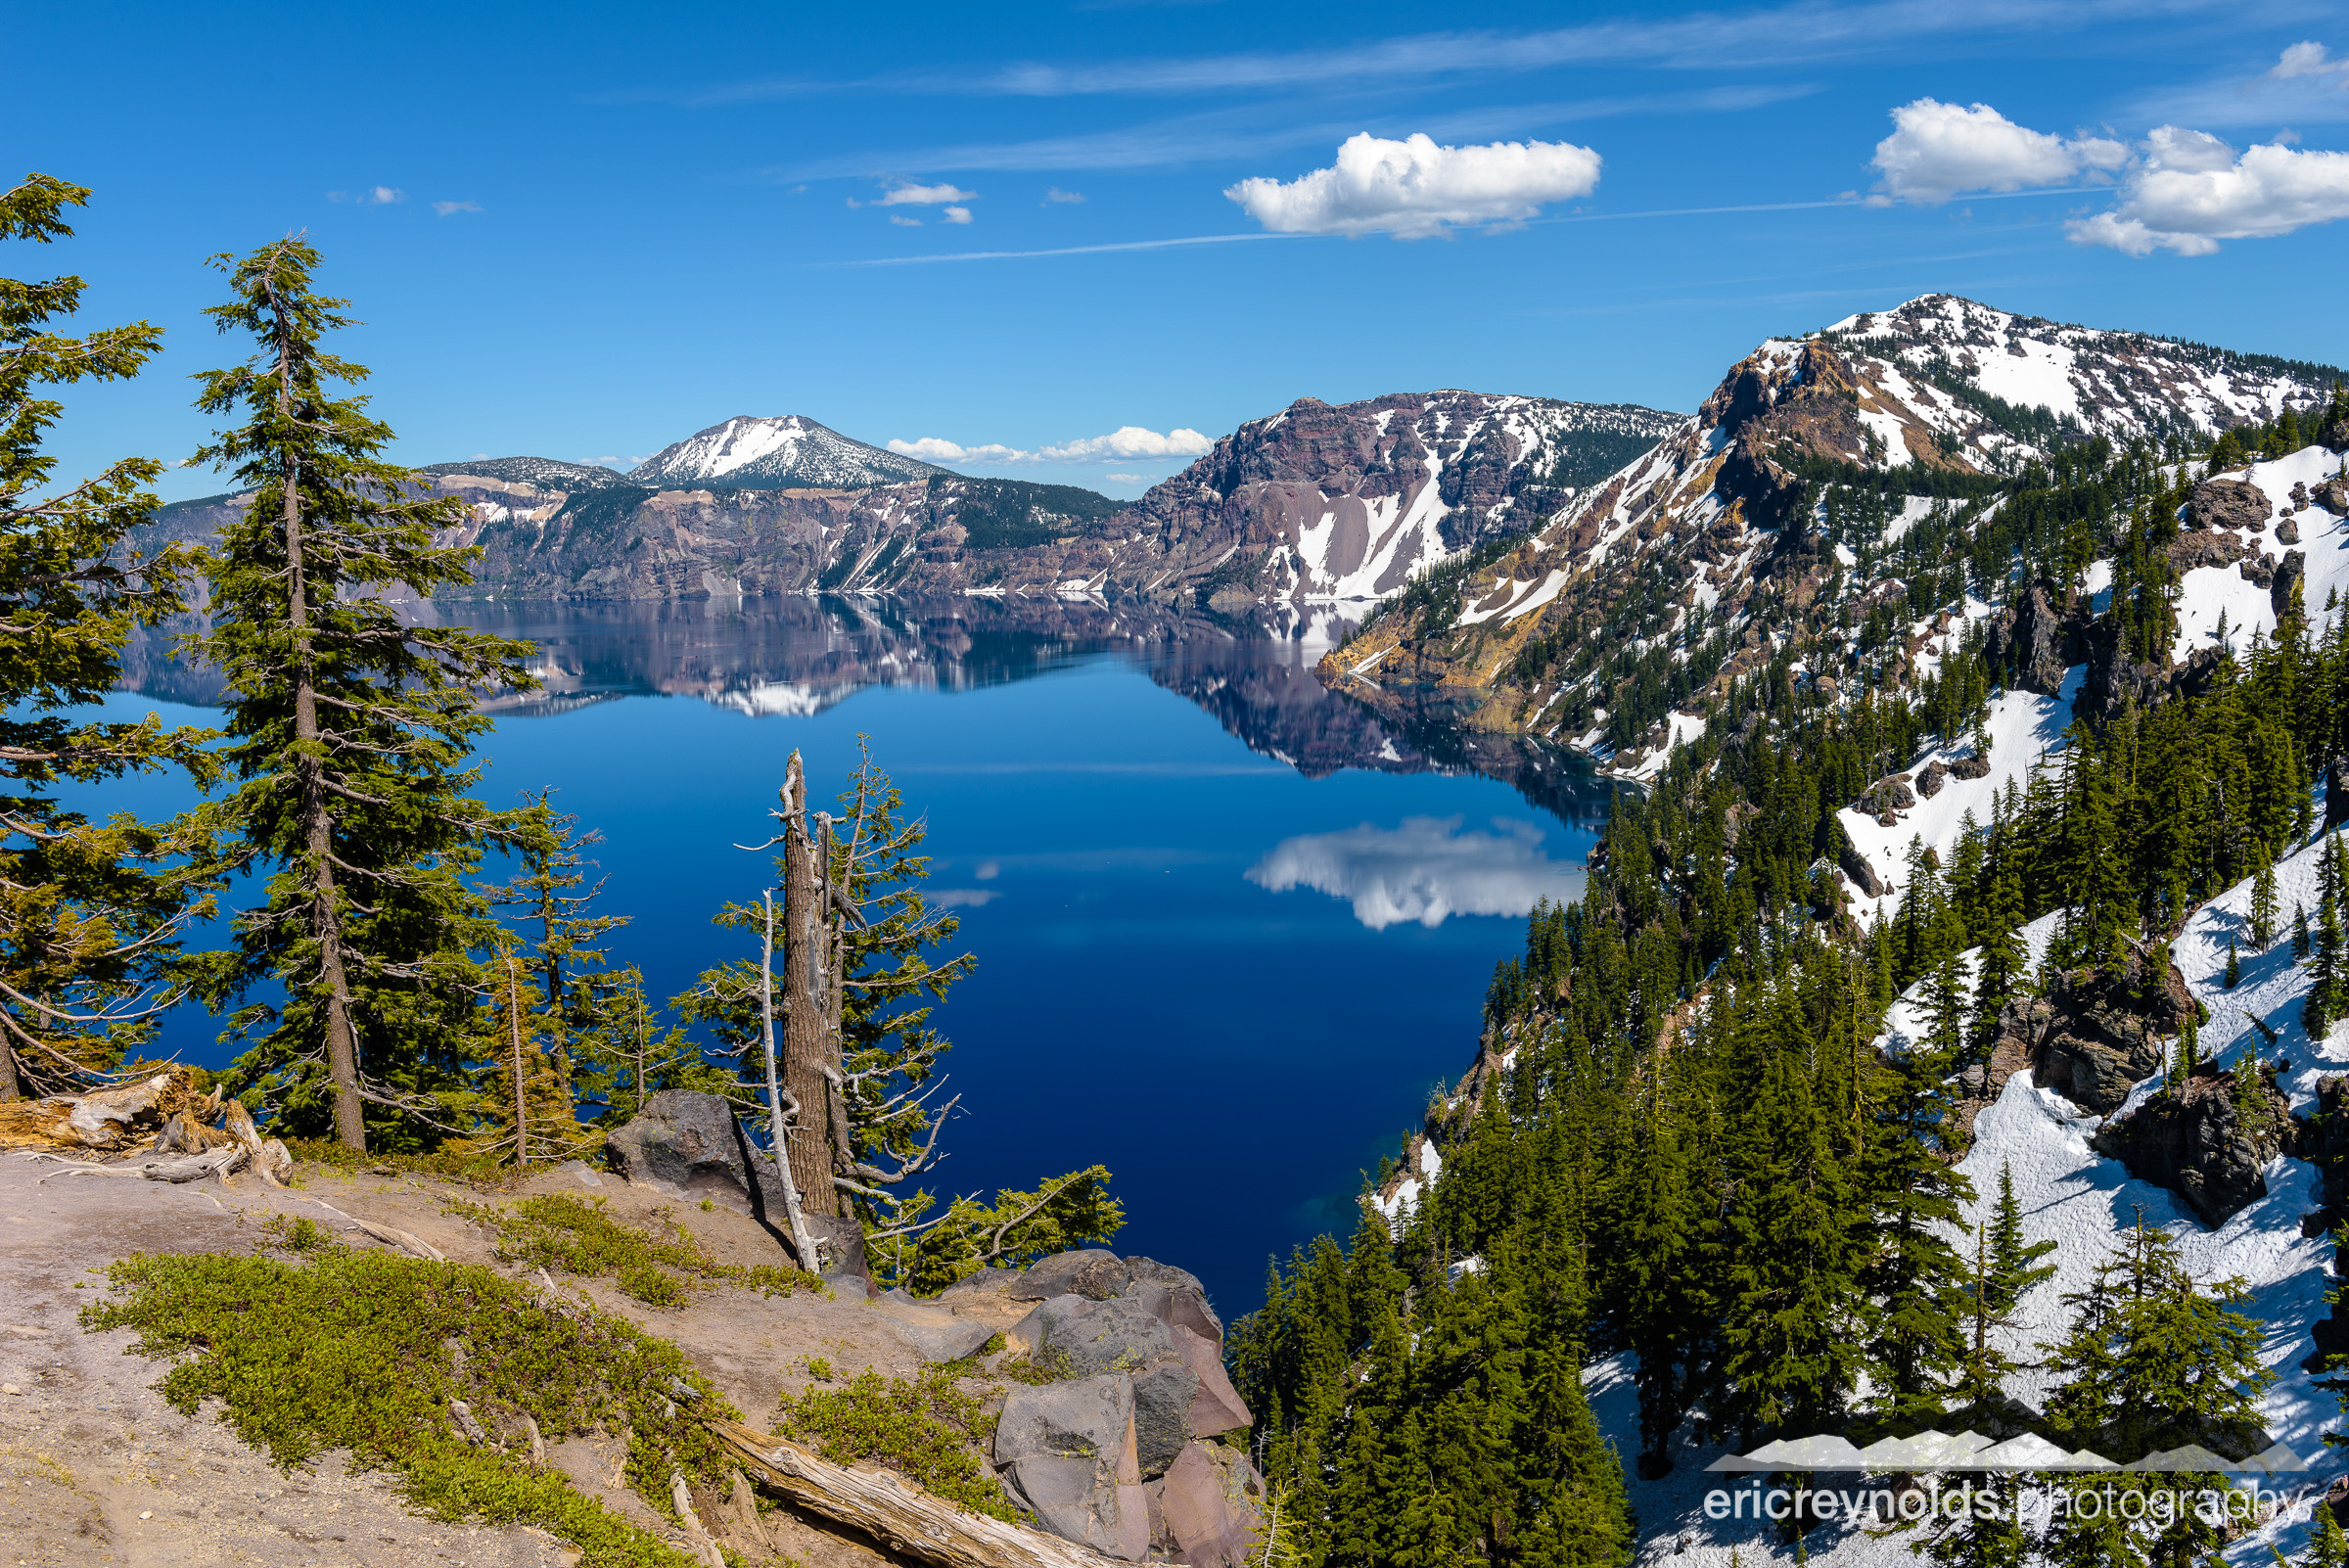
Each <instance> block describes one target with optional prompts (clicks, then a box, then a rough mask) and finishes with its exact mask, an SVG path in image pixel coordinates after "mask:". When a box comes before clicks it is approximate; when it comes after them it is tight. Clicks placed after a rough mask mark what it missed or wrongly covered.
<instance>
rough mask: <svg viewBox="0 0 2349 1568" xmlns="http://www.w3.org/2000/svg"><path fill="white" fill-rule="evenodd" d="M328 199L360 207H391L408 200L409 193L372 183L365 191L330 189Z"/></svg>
mask: <svg viewBox="0 0 2349 1568" xmlns="http://www.w3.org/2000/svg"><path fill="white" fill-rule="evenodd" d="M326 199H327V200H328V201H330V202H350V203H353V204H355V205H357V206H359V207H390V206H391V204H392V203H394V202H404V201H406V200H407V199H408V193H407V192H405V191H403V190H399V189H397V188H395V187H393V186H390V185H370V186H368V187H367V189H365V190H363V191H329V192H327V193H326Z"/></svg>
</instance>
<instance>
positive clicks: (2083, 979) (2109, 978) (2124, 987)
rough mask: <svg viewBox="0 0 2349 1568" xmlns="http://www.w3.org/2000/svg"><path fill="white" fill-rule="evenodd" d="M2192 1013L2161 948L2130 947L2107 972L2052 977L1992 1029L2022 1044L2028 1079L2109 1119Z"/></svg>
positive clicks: (2156, 1066)
mask: <svg viewBox="0 0 2349 1568" xmlns="http://www.w3.org/2000/svg"><path fill="white" fill-rule="evenodd" d="M2195 1012H2196V1003H2195V1001H2194V998H2193V995H2192V993H2191V992H2188V990H2187V986H2186V977H2185V976H2183V975H2181V974H2180V973H2179V972H2178V969H2177V966H2176V965H2174V964H2171V963H2170V962H2168V954H2167V952H2166V951H2161V950H2158V949H2156V950H2155V951H2154V952H2153V953H2152V954H2150V955H2148V954H2147V953H2144V952H2141V951H2136V950H2132V951H2131V952H2130V953H2129V954H2128V956H2127V957H2125V958H2123V959H2122V960H2121V962H2120V963H2119V964H2117V965H2116V966H2114V968H2112V969H2111V970H2099V969H2078V970H2073V971H2071V972H2070V973H2068V974H2058V975H2056V976H2055V977H2054V978H2053V979H2052V980H2051V981H2050V983H2049V985H2048V987H2047V992H2046V994H2045V996H2044V997H2040V998H2034V999H2032V1000H2029V1001H2026V1002H2019V1003H2016V1004H2014V1005H2011V1006H2010V1007H2009V1008H2008V1010H2007V1013H2006V1014H2004V1015H2002V1017H2001V1020H2000V1032H2001V1035H2002V1036H2004V1035H2006V1034H2008V1033H2009V1032H2011V1033H2013V1034H2014V1035H2016V1036H2017V1037H2018V1038H2020V1039H2022V1040H2023V1041H2025V1042H2026V1048H2027V1050H2028V1052H2029V1059H2030V1061H2031V1064H2032V1082H2034V1083H2036V1084H2039V1086H2040V1087H2042V1088H2051V1089H2053V1090H2055V1091H2056V1092H2057V1093H2058V1094H2061V1095H2063V1096H2064V1097H2065V1098H2066V1099H2069V1100H2071V1101H2072V1102H2073V1103H2074V1104H2077V1105H2081V1106H2085V1107H2086V1108H2087V1109H2089V1110H2092V1111H2096V1112H2097V1113H2099V1114H2103V1115H2109V1114H2110V1113H2112V1112H2114V1111H2116V1110H2119V1109H2120V1107H2121V1105H2122V1104H2123V1103H2124V1102H2125V1101H2126V1100H2127V1099H2128V1098H2129V1091H2130V1090H2131V1089H2132V1088H2134V1087H2135V1086H2136V1085H2137V1084H2138V1083H2139V1082H2140V1081H2141V1080H2142V1079H2145V1078H2148V1077H2150V1076H2152V1075H2153V1074H2154V1073H2156V1072H2158V1071H2160V1069H2161V1064H2162V1062H2163V1061H2164V1060H2165V1059H2166V1057H2167V1054H2168V1052H2169V1049H2170V1046H2171V1042H2172V1041H2174V1040H2176V1038H2178V1035H2179V1033H2180V1032H2181V1031H2182V1030H2183V1029H2184V1028H2185V1027H2186V1022H2187V1020H2188V1019H2189V1018H2192V1017H2194V1016H2195Z"/></svg>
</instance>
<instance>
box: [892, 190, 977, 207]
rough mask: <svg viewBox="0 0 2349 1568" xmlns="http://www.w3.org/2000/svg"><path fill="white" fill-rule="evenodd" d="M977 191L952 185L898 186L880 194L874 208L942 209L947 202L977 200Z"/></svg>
mask: <svg viewBox="0 0 2349 1568" xmlns="http://www.w3.org/2000/svg"><path fill="white" fill-rule="evenodd" d="M978 197H979V193H978V192H977V191H966V190H962V189H960V188H958V187H956V186H952V185H900V186H898V188H897V189H896V190H893V191H886V192H884V193H882V196H881V198H880V200H879V201H876V202H875V203H874V204H873V206H875V207H944V206H945V205H946V204H947V203H948V202H971V201H976V200H978Z"/></svg>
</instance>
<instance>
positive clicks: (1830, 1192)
mask: <svg viewBox="0 0 2349 1568" xmlns="http://www.w3.org/2000/svg"><path fill="white" fill-rule="evenodd" d="M1753 1015H1754V1016H1753V1017H1752V1018H1751V1020H1750V1021H1749V1022H1748V1023H1747V1024H1746V1025H1745V1029H1744V1033H1745V1034H1746V1036H1747V1038H1746V1039H1745V1040H1744V1041H1743V1042H1742V1045H1741V1048H1742V1050H1743V1052H1744V1054H1745V1055H1746V1056H1747V1057H1748V1059H1758V1060H1759V1061H1760V1062H1761V1063H1762V1064H1763V1065H1762V1070H1761V1073H1760V1077H1759V1082H1758V1084H1757V1086H1756V1090H1755V1093H1754V1098H1753V1104H1752V1106H1751V1108H1750V1110H1749V1111H1748V1112H1747V1113H1746V1119H1747V1121H1748V1124H1749V1126H1750V1128H1751V1131H1750V1132H1749V1133H1748V1134H1747V1143H1746V1147H1745V1148H1744V1149H1743V1150H1742V1151H1741V1153H1740V1157H1739V1159H1738V1162H1737V1163H1738V1167H1739V1169H1738V1171H1737V1175H1736V1178H1735V1185H1736V1191H1737V1199H1736V1203H1735V1206H1734V1207H1733V1209H1732V1210H1731V1212H1730V1216H1729V1231H1730V1239H1731V1246H1730V1248H1729V1253H1728V1260H1727V1268H1726V1270H1725V1277H1724V1280H1723V1289H1724V1291H1725V1293H1726V1300H1725V1303H1724V1305H1725V1307H1726V1309H1727V1310H1726V1311H1725V1313H1724V1314H1723V1317H1724V1321H1723V1327H1722V1336H1723V1341H1724V1346H1725V1359H1724V1364H1723V1368H1722V1370H1723V1374H1724V1375H1725V1376H1726V1378H1727V1381H1728V1383H1729V1386H1730V1399H1729V1401H1728V1402H1727V1403H1728V1404H1729V1407H1730V1409H1731V1411H1732V1412H1733V1414H1734V1419H1735V1420H1736V1422H1737V1424H1738V1425H1739V1427H1740V1428H1741V1429H1742V1430H1746V1431H1753V1430H1758V1429H1760V1428H1764V1427H1768V1428H1773V1429H1776V1430H1779V1431H1782V1432H1786V1433H1789V1434H1802V1433H1809V1432H1816V1431H1821V1430H1824V1429H1826V1428H1827V1427H1829V1426H1830V1425H1832V1424H1833V1423H1834V1422H1835V1420H1836V1419H1837V1418H1839V1417H1840V1416H1841V1414H1842V1413H1843V1411H1844V1408H1845V1406H1846V1404H1847V1402H1848V1400H1849V1398H1850V1395H1851V1391H1852V1387H1853V1385H1854V1382H1855V1381H1856V1379H1857V1378H1858V1376H1859V1373H1860V1371H1861V1369H1862V1364H1863V1355H1862V1347H1863V1346H1864V1345H1865V1343H1866V1339H1867V1328H1868V1323H1867V1318H1868V1315H1869V1304H1868V1302H1867V1300H1866V1297H1865V1293H1864V1292H1863V1290H1862V1288H1861V1282H1860V1277H1859V1276H1860V1268H1861V1263H1862V1258H1861V1252H1860V1246H1859V1237H1858V1235H1857V1234H1856V1233H1855V1227H1854V1224H1853V1220H1854V1218H1855V1214H1856V1211H1857V1205H1856V1204H1855V1203H1854V1201H1853V1200H1854V1197H1855V1194H1854V1192H1853V1190H1852V1181H1851V1176H1850V1173H1849V1171H1848V1169H1847V1167H1846V1164H1845V1159H1844V1155H1843V1153H1842V1150H1841V1149H1840V1148H1839V1146H1838V1144H1839V1141H1840V1140H1839V1138H1838V1135H1837V1130H1836V1128H1835V1125H1834V1123H1833V1122H1832V1121H1830V1119H1829V1118H1828V1116H1827V1115H1826V1114H1825V1113H1826V1109H1827V1108H1826V1107H1825V1106H1822V1105H1821V1104H1820V1103H1819V1095H1818V1093H1817V1091H1816V1087H1815V1084H1814V1080H1813V1075H1812V1072H1811V1067H1812V1060H1811V1057H1812V1052H1811V1050H1810V1048H1809V1043H1810V1042H1809V1041H1808V1040H1807V1039H1806V1038H1805V1034H1804V1031H1803V1029H1802V1025H1801V1020H1800V1016H1799V1014H1798V1013H1797V1011H1796V1007H1795V1001H1794V997H1793V995H1792V994H1791V986H1790V984H1789V983H1787V982H1780V983H1779V984H1778V985H1776V986H1774V987H1773V988H1771V992H1770V993H1769V994H1768V995H1767V997H1766V998H1765V999H1764V1000H1762V1001H1761V1002H1760V1003H1758V1004H1757V1005H1756V1006H1755V1007H1754V1009H1753Z"/></svg>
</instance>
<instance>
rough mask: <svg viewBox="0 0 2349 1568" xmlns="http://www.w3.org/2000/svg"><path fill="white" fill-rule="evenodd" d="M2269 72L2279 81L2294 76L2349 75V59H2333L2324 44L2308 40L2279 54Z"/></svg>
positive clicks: (2287, 79)
mask: <svg viewBox="0 0 2349 1568" xmlns="http://www.w3.org/2000/svg"><path fill="white" fill-rule="evenodd" d="M2268 74H2269V75H2270V76H2273V77H2275V78H2276V79H2277V80H2278V81H2289V80H2291V79H2292V78H2293V77H2294V76H2340V75H2349V60H2334V59H2331V58H2330V57H2329V56H2328V55H2327V54H2326V48H2325V46H2324V45H2323V44H2321V43H2317V42H2314V41H2306V42H2301V43H2296V44H2293V45H2292V46H2291V47H2289V48H2287V49H2286V50H2284V52H2283V53H2282V54H2281V55H2280V56H2278V57H2277V60H2276V65H2275V67H2274V69H2271V70H2270V71H2269V72H2268Z"/></svg>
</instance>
